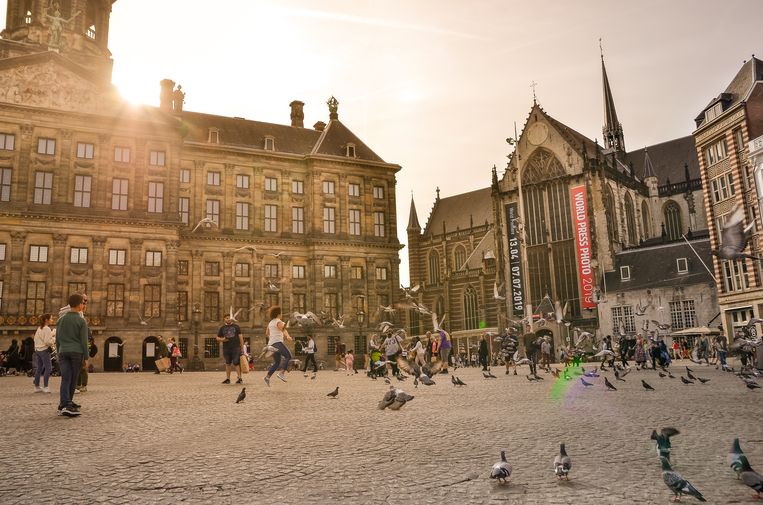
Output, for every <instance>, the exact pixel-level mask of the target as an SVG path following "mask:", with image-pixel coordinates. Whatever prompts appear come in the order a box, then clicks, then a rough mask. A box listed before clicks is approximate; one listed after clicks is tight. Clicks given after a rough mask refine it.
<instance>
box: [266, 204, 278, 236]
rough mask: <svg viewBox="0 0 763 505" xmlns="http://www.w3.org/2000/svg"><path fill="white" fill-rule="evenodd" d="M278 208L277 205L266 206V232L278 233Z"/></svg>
mask: <svg viewBox="0 0 763 505" xmlns="http://www.w3.org/2000/svg"><path fill="white" fill-rule="evenodd" d="M277 215H278V207H277V206H275V205H266V206H265V231H278V218H277Z"/></svg>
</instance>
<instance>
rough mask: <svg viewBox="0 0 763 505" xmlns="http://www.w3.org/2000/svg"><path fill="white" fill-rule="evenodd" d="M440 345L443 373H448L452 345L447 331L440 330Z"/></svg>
mask: <svg viewBox="0 0 763 505" xmlns="http://www.w3.org/2000/svg"><path fill="white" fill-rule="evenodd" d="M439 333H440V343H439V346H438V348H439V349H440V360H442V366H443V369H442V372H440V373H448V357H449V356H450V349H451V347H452V346H451V343H450V339H449V338H448V333H447V332H446V331H445V330H440V331H439Z"/></svg>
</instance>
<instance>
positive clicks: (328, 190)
mask: <svg viewBox="0 0 763 505" xmlns="http://www.w3.org/2000/svg"><path fill="white" fill-rule="evenodd" d="M323 194H325V195H333V194H334V181H323Z"/></svg>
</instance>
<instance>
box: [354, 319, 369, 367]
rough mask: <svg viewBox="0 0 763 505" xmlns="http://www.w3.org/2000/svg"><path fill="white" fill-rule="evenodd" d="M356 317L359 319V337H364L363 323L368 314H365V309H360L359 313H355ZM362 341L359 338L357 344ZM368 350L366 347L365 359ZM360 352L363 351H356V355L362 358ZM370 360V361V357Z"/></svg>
mask: <svg viewBox="0 0 763 505" xmlns="http://www.w3.org/2000/svg"><path fill="white" fill-rule="evenodd" d="M355 316H356V317H357V318H358V335H359V336H360V337H363V323H364V322H365V321H366V313H365V312H363V309H358V311H357V312H356V313H355ZM361 340H362V338H359V339H358V342H357V343H358V344H359V343H360V341H361ZM356 347H357V346H356ZM367 349H368V345H366V349H363V356H364V357H365V355H366V352H365V351H366V350H367ZM360 351H361V350H360V349H355V354H356V355H357V356H360ZM369 359H370V355H369ZM363 365H364V366H365V363H363Z"/></svg>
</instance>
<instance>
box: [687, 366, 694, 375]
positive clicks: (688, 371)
mask: <svg viewBox="0 0 763 505" xmlns="http://www.w3.org/2000/svg"><path fill="white" fill-rule="evenodd" d="M693 371H694V370H692V369H691V368H689V367H688V366H687V367H686V375H689V374H690V373H692V372H693Z"/></svg>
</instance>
